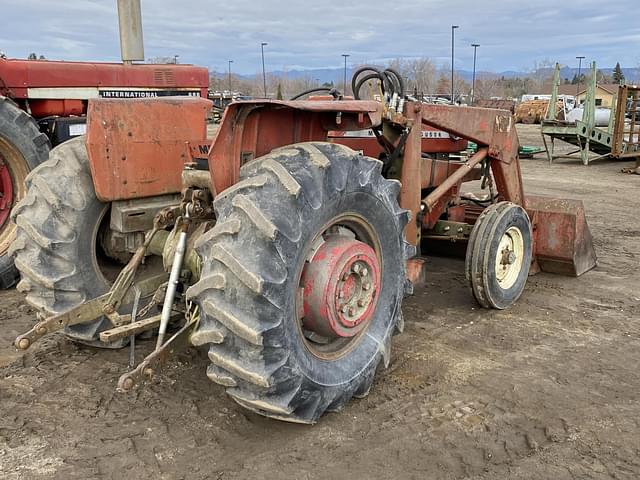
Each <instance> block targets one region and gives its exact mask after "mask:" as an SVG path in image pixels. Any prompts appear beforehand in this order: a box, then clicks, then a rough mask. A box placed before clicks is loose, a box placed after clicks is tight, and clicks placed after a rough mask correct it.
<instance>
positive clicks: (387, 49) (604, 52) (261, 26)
mask: <svg viewBox="0 0 640 480" xmlns="http://www.w3.org/2000/svg"><path fill="white" fill-rule="evenodd" d="M636 1H637V0H619V1H617V2H610V3H608V4H603V3H602V2H601V1H600V0H598V1H595V0H583V1H581V2H578V1H572V2H562V4H560V2H557V0H538V1H537V2H521V1H517V0H511V1H509V0H501V1H498V0H486V1H482V2H480V1H477V0H476V1H470V0H428V1H425V0H403V1H402V2H398V3H395V4H393V3H391V2H388V1H386V0H384V1H383V0H369V1H366V2H365V1H363V2H346V1H344V0H340V1H336V0H323V1H322V2H320V1H314V2H311V1H300V0H298V1H292V0H288V1H285V0H261V1H256V0H234V1H225V2H211V1H207V0H182V1H180V2H175V1H170V0H143V2H142V3H143V25H144V39H145V53H146V56H147V57H154V56H173V55H180V59H181V61H184V62H191V63H197V64H201V65H205V66H208V67H210V68H212V69H217V70H221V71H224V70H226V66H227V60H229V59H233V60H234V63H233V66H234V70H235V71H237V72H239V73H249V74H251V73H256V72H257V71H259V70H260V68H261V60H260V43H261V42H268V43H269V45H268V46H267V47H266V48H265V56H266V63H267V68H268V69H269V70H282V69H284V68H289V69H290V68H291V66H294V65H296V66H302V67H305V68H321V67H331V66H333V67H339V66H341V64H342V61H343V60H342V57H341V56H340V55H341V54H342V53H349V54H350V55H351V57H350V58H349V61H350V62H351V63H355V64H357V63H363V62H373V61H376V60H378V61H379V60H383V59H390V58H396V57H403V56H406V57H420V56H427V57H431V58H433V59H434V60H436V61H437V62H439V63H443V64H445V63H448V62H450V48H451V30H450V25H452V24H456V25H459V26H460V28H459V29H458V30H456V67H457V68H467V69H468V68H470V66H471V62H472V54H473V50H472V48H471V47H470V44H471V43H480V45H481V47H480V48H479V50H478V68H479V69H481V70H490V71H503V70H522V69H527V68H531V67H532V66H533V64H534V62H536V61H540V60H543V59H550V60H552V61H559V62H561V63H564V64H569V65H572V64H573V63H575V56H576V55H585V56H586V57H587V60H596V61H597V62H598V64H599V65H600V66H602V67H610V66H612V65H615V63H616V62H618V61H619V62H620V63H621V64H622V65H623V66H628V67H635V66H637V64H638V58H637V54H635V53H634V50H633V49H632V48H629V46H630V45H633V44H635V45H637V44H638V40H640V38H639V34H638V33H637V32H638V25H637V19H635V18H634V17H633V16H632V15H629V14H628V12H629V11H633V7H635V2H636ZM4 3H9V2H6V1H5V2H4ZM10 3H11V4H10V5H4V6H3V7H2V11H3V16H2V20H1V22H2V25H1V27H2V28H0V50H3V51H5V52H6V53H7V54H8V55H9V56H14V57H26V56H27V55H28V54H29V53H30V52H36V53H38V54H43V55H45V56H46V57H47V58H52V59H69V60H118V58H119V55H120V50H119V40H118V22H117V16H116V2H115V0H84V1H81V2H50V1H44V0H23V1H21V2H10ZM25 12H29V13H28V26H25V25H26V23H25V17H26V13H25ZM593 12H597V13H593Z"/></svg>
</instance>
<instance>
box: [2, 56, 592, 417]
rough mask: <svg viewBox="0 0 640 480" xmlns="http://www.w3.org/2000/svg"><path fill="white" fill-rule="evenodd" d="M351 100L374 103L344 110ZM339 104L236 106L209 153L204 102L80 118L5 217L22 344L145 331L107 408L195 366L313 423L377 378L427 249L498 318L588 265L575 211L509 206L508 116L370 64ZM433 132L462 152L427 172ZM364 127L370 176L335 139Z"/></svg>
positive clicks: (570, 203) (116, 339)
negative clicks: (456, 270) (434, 101)
mask: <svg viewBox="0 0 640 480" xmlns="http://www.w3.org/2000/svg"><path fill="white" fill-rule="evenodd" d="M364 79H366V80H364ZM367 82H369V83H371V82H372V83H374V84H375V85H376V86H377V88H379V89H380V90H381V95H380V100H379V101H376V100H362V99H360V97H361V95H360V90H361V89H362V88H363V85H364V84H365V83H367ZM352 89H353V92H354V97H355V98H354V99H353V100H345V99H341V98H343V97H341V96H338V97H337V99H313V98H311V99H308V100H296V101H277V100H251V101H242V102H234V103H232V104H231V105H229V106H228V108H227V109H226V111H225V113H224V116H223V118H222V121H221V123H220V128H219V130H218V131H217V134H216V136H215V138H214V139H213V141H207V140H206V118H207V112H208V110H209V108H210V106H211V103H210V102H209V101H208V100H206V99H201V98H195V97H182V98H175V97H174V98H139V99H129V100H121V99H113V98H95V99H90V100H89V101H88V108H87V132H86V136H81V137H78V138H75V139H72V140H70V141H68V142H65V143H63V144H62V145H60V146H58V147H56V148H55V149H53V150H52V152H51V156H50V159H49V160H48V161H46V162H44V163H42V164H41V165H40V166H38V167H37V168H35V169H34V170H33V171H32V172H31V173H30V174H29V176H28V177H27V182H26V189H27V190H26V195H25V197H24V198H23V199H22V200H21V201H20V202H19V203H18V204H17V206H16V207H15V208H14V210H13V214H12V218H13V220H14V222H15V224H16V226H17V238H16V241H15V242H14V244H13V247H12V251H13V253H14V254H15V262H16V265H17V267H18V269H19V270H20V273H21V276H22V279H21V281H20V283H19V286H18V288H19V289H20V290H21V291H23V292H24V293H25V294H26V299H27V302H28V303H29V304H31V305H32V306H34V307H35V308H36V309H37V310H38V311H39V312H40V318H39V321H38V322H37V323H36V324H35V325H34V326H33V328H32V329H30V330H29V331H28V332H26V333H24V334H22V335H20V336H19V337H18V338H16V340H15V345H16V347H17V348H18V349H22V350H24V349H27V348H29V347H31V346H32V345H33V344H34V343H36V341H37V340H38V339H40V338H42V337H43V336H45V335H48V334H51V333H53V332H56V331H63V332H64V333H65V334H66V335H67V336H68V337H69V338H70V339H72V340H73V341H76V342H80V343H83V344H87V345H93V346H102V347H123V346H124V345H125V344H126V343H129V342H130V343H131V344H133V345H134V344H135V340H136V336H138V335H140V334H143V333H144V334H146V335H148V334H149V332H156V333H157V339H156V342H155V348H153V350H152V351H151V353H149V354H148V355H147V356H146V357H145V358H144V359H143V360H142V361H141V362H140V363H139V364H138V365H137V366H134V367H132V368H131V369H130V370H129V371H127V372H126V373H125V374H124V375H122V377H121V378H120V380H119V382H118V388H119V389H120V390H121V391H123V392H127V391H131V390H133V389H138V388H142V385H143V384H144V381H145V380H148V379H150V378H151V377H153V376H154V375H158V373H159V368H160V365H161V363H162V362H163V361H167V358H168V357H169V356H170V354H171V353H172V352H175V351H177V350H179V349H180V348H185V347H186V346H189V345H191V346H196V347H204V348H206V349H207V350H208V358H209V360H210V363H209V365H208V367H207V370H206V374H207V376H208V377H209V379H210V380H212V381H214V382H215V383H217V384H219V385H221V386H223V387H224V388H226V390H227V392H228V394H229V395H230V396H231V398H233V400H235V401H236V402H237V403H238V404H239V405H241V406H242V407H245V408H247V409H249V410H252V411H254V412H257V413H259V414H261V415H266V416H269V417H273V418H276V419H281V420H286V421H291V422H302V423H313V422H316V421H317V420H318V419H319V418H320V417H321V415H322V414H323V413H324V412H327V411H336V410H340V409H341V408H342V407H343V406H344V405H345V404H346V403H347V402H348V401H349V400H350V399H351V398H352V397H362V396H364V395H366V394H367V393H368V392H369V390H370V389H371V386H372V383H373V381H374V375H375V372H376V369H377V368H378V367H379V366H380V365H383V366H387V365H388V364H389V361H390V359H391V353H390V352H391V340H392V336H393V335H394V333H396V332H402V330H403V324H404V323H403V316H402V310H401V306H402V300H403V298H404V297H405V296H406V295H408V294H410V293H411V292H412V289H413V285H414V282H415V281H417V279H418V278H420V277H421V276H422V275H423V274H426V275H428V272H424V269H425V264H424V262H423V261H422V260H421V256H422V255H424V254H427V253H429V251H428V250H427V249H425V245H428V242H423V240H427V239H428V240H431V241H435V242H440V243H441V244H443V245H455V244H460V243H462V244H466V259H465V268H466V278H467V281H468V284H469V289H470V291H471V293H472V295H473V296H474V297H475V299H476V300H477V302H478V303H479V304H480V305H481V306H482V307H484V308H488V309H506V308H509V307H510V306H511V305H513V304H514V302H516V301H517V300H518V297H520V295H521V294H522V293H523V291H524V289H525V284H526V282H527V277H528V275H530V274H533V273H535V272H538V271H540V270H543V271H547V272H553V273H560V274H566V275H574V276H577V275H581V274H583V273H584V272H586V271H588V270H589V269H591V268H592V267H593V266H594V265H595V264H596V256H595V253H594V250H593V245H592V239H591V235H590V232H589V229H588V226H587V224H586V220H585V215H584V210H583V206H582V204H581V202H579V201H574V200H565V199H554V198H546V197H539V196H533V195H529V194H526V193H525V190H524V186H523V182H522V176H521V172H520V163H519V159H518V147H519V143H518V136H517V134H516V129H515V125H514V122H513V118H512V116H511V114H510V112H507V111H501V110H492V109H483V108H471V107H460V106H448V105H430V104H423V103H419V102H416V101H410V100H408V99H407V98H406V95H405V90H404V82H403V80H402V78H400V76H399V75H398V74H397V73H396V72H394V71H393V70H380V69H377V68H374V67H370V68H363V69H360V70H358V71H356V73H355V76H354V79H353V81H352ZM427 126H428V127H431V128H433V129H435V130H437V131H442V132H447V133H448V134H449V135H450V136H451V137H452V138H454V137H455V138H462V139H465V140H468V141H472V142H474V143H476V144H477V145H478V149H477V152H476V153H475V154H474V155H472V156H471V157H469V158H466V159H461V160H453V159H451V158H448V159H440V158H437V157H435V158H434V157H432V156H425V155H422V152H421V142H422V131H423V130H424V129H426V127H427ZM369 130H372V131H373V132H374V135H375V136H376V138H377V139H379V141H380V144H381V146H382V147H383V149H384V150H385V154H384V155H381V156H380V159H377V158H371V157H368V156H366V155H363V154H362V153H360V152H357V151H355V150H353V149H351V148H349V147H347V146H345V145H340V144H337V143H333V142H332V141H329V140H332V139H333V138H329V134H330V132H333V133H331V136H332V137H336V136H339V135H336V134H335V132H353V131H369ZM467 188H468V189H471V190H474V192H473V193H469V192H468V190H467ZM482 188H484V190H482ZM168 198H177V201H175V202H173V203H171V204H169V205H168V206H167V199H168ZM140 232H144V233H140ZM120 262H126V266H125V267H124V268H123V269H122V270H120V269H119V268H118V267H117V265H118V264H119V263H120ZM149 347H150V345H149V344H148V343H147V349H148V348H149ZM131 354H132V359H133V360H135V357H136V351H135V349H133V348H132V349H131ZM132 364H133V362H132Z"/></svg>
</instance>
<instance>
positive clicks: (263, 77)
mask: <svg viewBox="0 0 640 480" xmlns="http://www.w3.org/2000/svg"><path fill="white" fill-rule="evenodd" d="M267 45H269V44H268V43H267V42H262V43H261V44H260V50H261V51H262V86H263V87H264V98H267V72H266V71H265V69H264V47H266V46H267Z"/></svg>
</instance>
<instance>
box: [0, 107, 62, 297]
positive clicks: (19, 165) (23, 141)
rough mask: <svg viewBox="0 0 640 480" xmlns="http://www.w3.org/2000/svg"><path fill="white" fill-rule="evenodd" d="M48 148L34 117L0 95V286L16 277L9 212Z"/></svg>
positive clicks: (42, 160) (13, 282)
mask: <svg viewBox="0 0 640 480" xmlns="http://www.w3.org/2000/svg"><path fill="white" fill-rule="evenodd" d="M49 149H50V144H49V139H48V138H47V136H46V135H45V134H44V133H41V132H40V130H39V129H38V125H37V124H36V122H35V120H34V119H33V118H32V117H31V116H30V115H28V114H27V113H26V112H24V111H22V110H21V109H20V108H19V107H18V106H17V105H16V104H15V103H13V102H12V101H11V100H9V99H8V98H6V97H3V96H0V289H5V288H9V287H12V286H13V285H15V283H16V281H17V280H18V277H19V275H18V271H17V270H16V268H15V266H14V263H13V258H12V257H11V256H10V255H8V250H9V246H10V245H11V242H13V240H14V238H15V235H16V227H15V225H14V224H13V223H12V222H11V219H10V217H9V213H10V212H11V209H12V208H13V206H14V205H15V204H16V203H17V202H19V201H20V200H21V199H22V198H23V197H24V196H25V193H26V188H25V184H24V181H25V178H26V177H27V175H28V173H29V172H30V171H31V170H33V169H34V168H36V167H37V166H38V165H40V163H42V162H44V161H45V160H46V159H47V158H48V156H49Z"/></svg>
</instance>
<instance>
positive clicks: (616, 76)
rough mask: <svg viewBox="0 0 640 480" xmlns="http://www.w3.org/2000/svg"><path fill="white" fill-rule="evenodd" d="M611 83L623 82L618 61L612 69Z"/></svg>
mask: <svg viewBox="0 0 640 480" xmlns="http://www.w3.org/2000/svg"><path fill="white" fill-rule="evenodd" d="M613 83H624V73H622V68H621V67H620V62H618V63H616V66H615V68H614V69H613Z"/></svg>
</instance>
